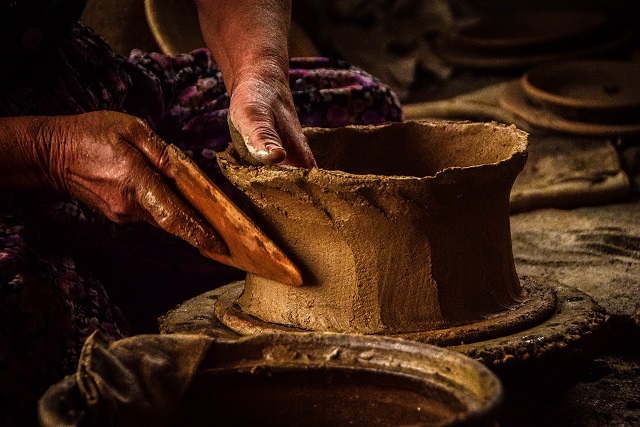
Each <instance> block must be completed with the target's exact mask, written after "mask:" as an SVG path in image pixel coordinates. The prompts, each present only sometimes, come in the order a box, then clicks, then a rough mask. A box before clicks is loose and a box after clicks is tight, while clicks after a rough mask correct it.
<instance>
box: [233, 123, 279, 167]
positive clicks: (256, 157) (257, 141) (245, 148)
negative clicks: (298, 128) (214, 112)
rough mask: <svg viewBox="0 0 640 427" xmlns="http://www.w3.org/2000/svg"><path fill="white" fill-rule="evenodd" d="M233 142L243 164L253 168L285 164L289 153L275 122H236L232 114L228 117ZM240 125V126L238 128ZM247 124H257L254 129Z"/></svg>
mask: <svg viewBox="0 0 640 427" xmlns="http://www.w3.org/2000/svg"><path fill="white" fill-rule="evenodd" d="M227 117H228V118H227V121H228V123H229V132H230V133H231V142H232V144H233V146H234V148H235V149H236V151H237V152H238V155H239V156H240V159H241V160H242V162H243V163H246V164H249V165H252V166H261V165H272V164H276V163H281V162H283V161H284V160H285V159H286V157H287V152H286V151H285V149H284V148H283V146H282V141H280V138H279V137H278V134H277V133H276V130H275V126H274V123H273V121H272V120H271V121H270V120H268V119H267V118H263V120H255V119H254V120H251V121H245V120H242V118H240V119H239V120H235V117H232V113H231V112H230V113H229V115H228V116H227ZM235 123H238V124H239V126H236V125H235ZM245 123H251V124H257V125H256V126H255V127H254V128H253V129H248V128H249V126H247V125H245Z"/></svg>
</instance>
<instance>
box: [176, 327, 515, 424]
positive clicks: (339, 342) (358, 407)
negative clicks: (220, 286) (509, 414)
mask: <svg viewBox="0 0 640 427" xmlns="http://www.w3.org/2000/svg"><path fill="white" fill-rule="evenodd" d="M210 355H211V356H209V357H208V358H207V359H206V360H205V361H204V362H203V365H202V369H201V370H200V372H199V373H198V374H197V377H196V379H195V381H194V382H193V383H192V385H191V387H190V388H189V389H188V391H187V393H186V395H185V396H184V398H183V399H182V401H181V404H180V406H179V407H178V408H177V409H176V411H175V414H176V416H175V418H174V420H173V423H172V424H171V425H189V426H197V425H213V424H215V425H220V426H231V425H234V426H237V425H263V426H327V425H336V426H346V425H350V426H368V427H372V426H409V425H412V426H417V425H420V426H425V427H428V426H495V425H496V423H495V420H496V411H497V409H498V408H499V405H500V403H501V401H502V393H503V392H502V386H501V383H500V381H499V380H498V379H497V377H496V376H495V375H494V374H493V373H492V372H491V371H489V369H487V368H486V367H485V366H484V365H482V364H480V363H479V362H477V361H475V360H473V359H471V358H468V357H466V356H462V355H460V354H459V353H456V352H453V351H450V350H446V349H443V348H439V347H435V346H430V345H426V344H419V343H415V342H410V341H404V340H397V339H389V338H382V337H363V336H354V335H342V334H318V333H300V334H280V335H268V334H267V335H259V336H254V337H247V338H242V339H240V340H238V341H231V342H224V341H219V342H215V343H214V344H213V348H212V350H211V351H210Z"/></svg>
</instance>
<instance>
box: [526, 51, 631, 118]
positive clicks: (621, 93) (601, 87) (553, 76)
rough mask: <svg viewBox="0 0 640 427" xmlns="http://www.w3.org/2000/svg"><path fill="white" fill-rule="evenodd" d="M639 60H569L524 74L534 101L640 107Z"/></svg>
mask: <svg viewBox="0 0 640 427" xmlns="http://www.w3.org/2000/svg"><path fill="white" fill-rule="evenodd" d="M639 76H640V63H632V62H622V61H593V60H592V61H587V60H584V61H568V62H562V63H552V64H544V65H540V66H538V67H536V68H534V69H532V70H530V71H528V72H527V73H525V74H524V76H523V77H522V87H523V88H524V91H525V92H526V94H527V95H528V96H529V97H530V98H532V99H535V100H538V101H540V102H543V103H545V104H550V105H555V106H558V107H568V108H580V109H595V110H604V109H607V110H622V109H640V78H639Z"/></svg>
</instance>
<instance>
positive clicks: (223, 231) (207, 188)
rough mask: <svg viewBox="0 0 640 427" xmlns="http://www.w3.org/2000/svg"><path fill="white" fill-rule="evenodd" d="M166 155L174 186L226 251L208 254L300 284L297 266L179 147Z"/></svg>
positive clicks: (292, 283)
mask: <svg viewBox="0 0 640 427" xmlns="http://www.w3.org/2000/svg"><path fill="white" fill-rule="evenodd" d="M167 155H168V158H169V162H170V164H171V167H172V168H173V170H174V173H175V185H176V187H177V189H178V190H179V191H180V193H181V194H182V195H183V196H184V198H185V199H186V201H187V202H188V203H189V204H190V205H191V207H192V208H194V210H195V211H196V212H198V213H199V214H200V215H201V216H202V217H203V218H204V219H205V220H206V221H207V222H208V223H209V224H210V225H211V226H212V227H213V228H214V229H215V230H216V231H217V232H218V234H219V235H220V237H222V239H223V240H224V241H225V243H226V244H227V247H228V253H224V254H209V255H210V257H211V258H213V259H215V260H216V261H219V262H222V263H224V264H227V265H231V266H234V267H237V268H239V269H242V270H245V271H248V272H251V273H254V274H257V275H259V276H262V277H266V278H268V279H272V280H276V281H278V282H280V283H285V284H288V285H295V286H300V285H302V276H301V275H300V271H299V270H298V268H297V267H296V266H295V265H294V264H293V262H291V260H290V259H289V258H288V257H287V256H286V255H285V254H284V252H282V251H281V250H280V249H279V248H278V247H277V246H276V244H275V243H273V242H272V241H271V239H269V238H268V237H267V236H266V235H265V234H264V233H263V232H262V231H261V230H260V229H259V228H258V227H257V226H256V225H255V224H254V223H253V221H251V219H249V217H248V216H247V215H246V214H245V213H244V212H242V211H241V210H240V209H239V208H238V207H237V206H236V205H235V204H234V203H233V202H232V201H231V200H230V199H229V198H228V197H227V196H226V195H225V194H224V193H223V192H222V190H220V188H218V186H216V185H215V184H214V183H213V182H211V180H210V179H209V178H207V176H206V175H205V174H204V173H203V172H202V171H201V170H200V169H199V168H198V166H196V164H195V163H193V161H192V160H191V159H190V158H188V157H187V156H186V155H185V154H184V153H183V152H182V151H181V150H180V149H179V148H178V147H176V146H175V145H169V147H168V148H167Z"/></svg>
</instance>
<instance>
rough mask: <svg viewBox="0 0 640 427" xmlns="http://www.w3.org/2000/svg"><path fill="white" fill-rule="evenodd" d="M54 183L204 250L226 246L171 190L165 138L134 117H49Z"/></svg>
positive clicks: (111, 214) (119, 218) (118, 218)
mask: <svg viewBox="0 0 640 427" xmlns="http://www.w3.org/2000/svg"><path fill="white" fill-rule="evenodd" d="M43 129H44V130H43V131H42V132H41V134H43V135H46V138H47V139H48V140H49V142H48V144H50V145H49V160H48V165H47V168H48V170H49V172H50V177H51V178H50V179H51V181H52V183H51V184H52V185H53V186H54V187H56V188H57V189H60V190H66V191H67V192H69V194H71V195H72V196H74V197H76V198H77V199H79V200H82V201H83V202H85V203H86V204H88V205H89V206H92V207H94V208H97V209H99V210H100V211H102V212H103V213H104V214H105V215H106V216H107V217H108V218H109V219H111V220H113V221H115V222H118V223H124V222H132V221H139V220H144V221H146V222H148V223H150V224H153V225H156V226H158V227H160V228H162V229H164V230H165V231H167V232H169V233H171V234H174V235H177V236H179V237H181V238H183V239H184V240H186V241H187V242H189V243H190V244H192V245H193V246H195V247H196V248H198V249H199V250H200V252H202V253H203V254H204V255H207V254H211V253H213V254H220V253H225V252H226V251H227V247H226V245H225V243H224V241H223V240H222V239H221V238H220V237H219V236H218V234H217V233H216V232H215V231H214V230H213V228H212V227H210V226H209V225H208V224H207V223H206V222H205V221H204V220H202V219H201V218H200V217H199V216H198V215H197V214H196V213H195V212H194V211H193V210H192V209H191V208H189V207H188V206H187V205H186V204H185V203H184V202H183V201H182V200H181V199H180V197H179V196H178V195H177V194H176V193H175V192H174V191H173V190H172V188H171V186H170V185H169V183H170V182H171V180H172V178H173V171H172V168H171V166H170V164H169V162H168V159H167V153H166V149H167V147H168V145H167V144H166V143H164V142H163V141H162V140H161V139H160V138H159V137H158V136H157V135H156V134H155V133H154V132H153V131H152V130H151V128H150V127H149V126H148V125H147V124H146V122H144V121H143V120H140V119H138V118H136V117H133V116H130V115H127V114H122V113H117V112H110V111H99V112H92V113H86V114H80V115H74V116H58V117H51V118H50V119H49V120H48V121H47V122H46V123H45V124H44V125H43Z"/></svg>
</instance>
